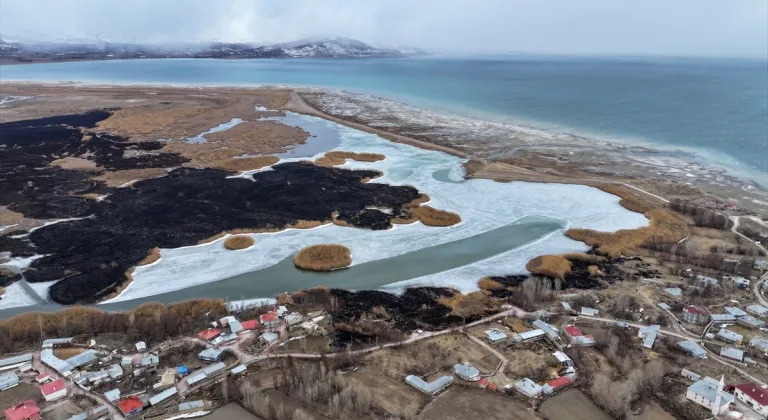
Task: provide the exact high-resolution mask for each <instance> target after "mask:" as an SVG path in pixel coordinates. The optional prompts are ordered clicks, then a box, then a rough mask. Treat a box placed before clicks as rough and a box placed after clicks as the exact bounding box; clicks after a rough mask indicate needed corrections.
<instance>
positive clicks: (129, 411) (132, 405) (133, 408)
mask: <svg viewBox="0 0 768 420" xmlns="http://www.w3.org/2000/svg"><path fill="white" fill-rule="evenodd" d="M117 408H119V409H120V412H122V413H123V415H124V416H126V417H129V416H132V415H134V414H138V413H141V410H143V409H144V403H143V402H141V398H139V397H137V396H135V395H133V396H130V397H128V398H126V399H124V400H120V401H118V402H117Z"/></svg>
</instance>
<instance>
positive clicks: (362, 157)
mask: <svg viewBox="0 0 768 420" xmlns="http://www.w3.org/2000/svg"><path fill="white" fill-rule="evenodd" d="M325 156H326V157H329V158H332V159H333V158H338V159H352V160H356V161H358V162H378V161H380V160H384V159H386V156H384V155H382V154H381V153H355V152H342V151H334V152H328V153H326V154H325Z"/></svg>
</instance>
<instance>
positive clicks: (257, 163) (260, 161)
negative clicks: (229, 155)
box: [213, 156, 280, 172]
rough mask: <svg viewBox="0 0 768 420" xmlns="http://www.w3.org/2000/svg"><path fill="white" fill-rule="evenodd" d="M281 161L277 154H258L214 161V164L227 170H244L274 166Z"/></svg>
mask: <svg viewBox="0 0 768 420" xmlns="http://www.w3.org/2000/svg"><path fill="white" fill-rule="evenodd" d="M279 161H280V159H279V158H278V157H277V156H257V157H245V158H237V159H224V160H221V161H218V162H216V163H214V165H213V166H214V167H216V168H221V169H224V170H227V171H233V172H244V171H252V170H255V169H261V168H264V167H266V166H272V165H274V164H276V163H277V162H279Z"/></svg>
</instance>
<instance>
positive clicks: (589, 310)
mask: <svg viewBox="0 0 768 420" xmlns="http://www.w3.org/2000/svg"><path fill="white" fill-rule="evenodd" d="M581 314H582V315H586V316H598V315H600V311H598V310H597V309H595V308H588V307H586V306H582V307H581Z"/></svg>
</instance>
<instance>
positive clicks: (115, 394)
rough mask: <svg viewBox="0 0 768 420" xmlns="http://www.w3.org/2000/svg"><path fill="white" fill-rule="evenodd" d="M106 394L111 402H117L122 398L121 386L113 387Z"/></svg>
mask: <svg viewBox="0 0 768 420" xmlns="http://www.w3.org/2000/svg"><path fill="white" fill-rule="evenodd" d="M104 396H105V397H107V399H108V400H109V401H110V402H115V401H117V400H119V399H120V388H115V389H111V390H109V391H107V392H105V393H104Z"/></svg>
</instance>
